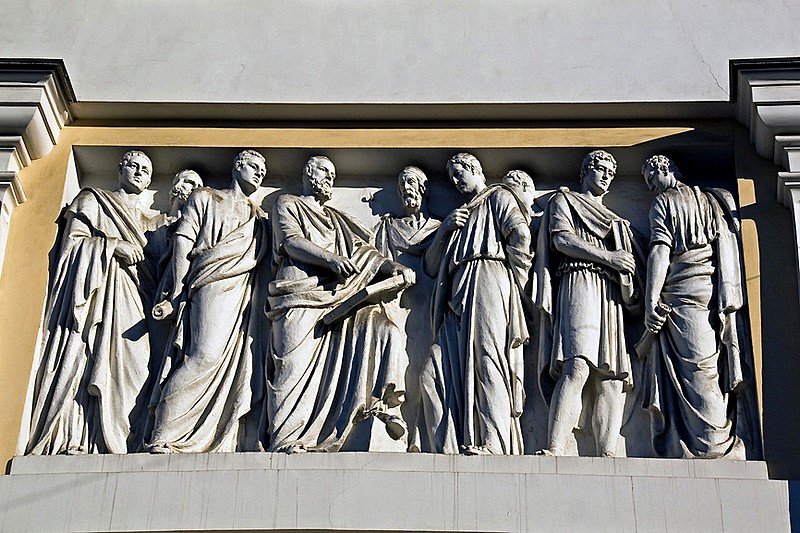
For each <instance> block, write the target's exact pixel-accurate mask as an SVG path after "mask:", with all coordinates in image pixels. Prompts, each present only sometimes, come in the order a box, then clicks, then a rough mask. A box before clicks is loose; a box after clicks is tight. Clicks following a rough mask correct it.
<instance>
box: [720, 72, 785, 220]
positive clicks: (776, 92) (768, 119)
mask: <svg viewBox="0 0 800 533" xmlns="http://www.w3.org/2000/svg"><path fill="white" fill-rule="evenodd" d="M748 61H749V62H745V63H741V62H740V64H739V65H738V67H737V68H735V69H732V73H735V75H736V82H735V84H736V85H735V87H736V89H735V90H732V94H733V95H734V97H735V99H736V100H735V112H736V118H737V120H738V121H739V122H741V123H742V124H744V125H745V126H747V127H748V129H749V130H750V141H751V142H752V143H753V144H754V145H755V149H756V151H757V152H758V153H759V155H761V156H762V157H764V158H767V159H771V160H772V161H773V162H774V163H775V164H776V165H780V166H782V167H783V168H785V169H786V170H787V171H789V172H790V173H793V172H800V62H798V60H797V59H795V58H787V59H786V60H785V62H783V63H782V62H780V61H779V60H768V61H767V60H765V61H763V62H758V61H757V60H748ZM785 183H787V182H786V181H785V180H784V179H783V178H781V177H779V178H778V194H777V196H778V201H780V202H782V203H784V204H785V205H787V207H788V204H787V201H786V200H784V198H788V197H789V196H791V195H790V194H789V192H788V191H786V190H784V188H783V187H785Z"/></svg>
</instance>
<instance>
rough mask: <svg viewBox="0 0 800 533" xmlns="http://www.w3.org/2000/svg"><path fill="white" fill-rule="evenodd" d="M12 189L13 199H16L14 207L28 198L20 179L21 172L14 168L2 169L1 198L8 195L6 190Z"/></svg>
mask: <svg viewBox="0 0 800 533" xmlns="http://www.w3.org/2000/svg"><path fill="white" fill-rule="evenodd" d="M7 190H10V191H11V199H12V200H13V201H14V207H16V206H18V205H19V204H21V203H24V202H25V201H26V200H27V199H28V198H27V196H25V191H23V190H22V184H21V183H20V181H19V174H17V173H16V172H15V171H13V170H0V198H3V199H4V198H5V197H6V191H7Z"/></svg>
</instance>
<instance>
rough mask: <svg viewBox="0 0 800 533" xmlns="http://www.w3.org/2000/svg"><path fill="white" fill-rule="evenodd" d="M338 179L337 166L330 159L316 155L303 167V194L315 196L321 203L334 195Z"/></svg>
mask: <svg viewBox="0 0 800 533" xmlns="http://www.w3.org/2000/svg"><path fill="white" fill-rule="evenodd" d="M334 180H336V167H334V166H333V163H332V162H331V160H330V159H328V158H327V157H325V156H322V155H315V156H314V157H312V158H311V159H309V160H308V162H307V163H306V166H305V168H304V169H303V194H304V195H306V196H313V197H314V198H316V199H317V201H318V202H320V203H325V202H327V201H328V200H330V199H331V198H332V197H333V182H334Z"/></svg>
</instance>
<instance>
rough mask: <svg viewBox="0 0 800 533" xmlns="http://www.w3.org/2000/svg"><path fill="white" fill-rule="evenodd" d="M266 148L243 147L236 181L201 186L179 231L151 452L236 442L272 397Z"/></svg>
mask: <svg viewBox="0 0 800 533" xmlns="http://www.w3.org/2000/svg"><path fill="white" fill-rule="evenodd" d="M266 172H267V168H266V162H265V160H264V156H262V155H261V154H260V153H258V152H256V151H253V150H245V151H243V152H241V153H240V154H239V155H238V156H236V159H235V161H234V163H233V170H232V180H231V185H230V187H229V188H227V189H223V190H217V189H211V188H207V187H200V188H198V189H196V190H195V191H194V192H193V193H192V194H191V196H189V199H188V200H187V201H186V204H185V205H184V207H183V211H182V213H181V218H180V219H179V220H178V225H177V227H176V228H175V235H174V237H173V254H172V260H171V266H170V270H171V278H172V279H173V280H174V285H173V287H172V290H171V291H170V292H169V294H168V297H167V298H166V299H165V300H164V301H163V302H161V303H160V304H158V305H157V306H156V307H155V308H154V309H153V314H154V316H155V317H156V318H161V319H164V318H167V317H171V316H173V315H175V317H176V324H175V326H174V327H175V331H174V333H173V337H174V338H173V346H172V350H173V351H174V353H173V354H172V355H171V360H172V364H173V367H172V369H171V372H170V374H169V375H168V376H167V378H166V381H165V382H164V384H163V387H162V390H161V397H160V401H159V403H158V405H157V407H156V410H155V424H154V428H153V433H152V436H151V439H150V443H149V446H148V448H149V450H150V451H151V452H152V453H170V452H183V453H205V452H233V451H239V450H242V449H243V448H244V449H246V450H248V451H255V450H256V449H258V445H257V443H255V442H254V441H253V442H251V443H249V444H245V443H244V442H243V441H244V435H243V434H240V433H242V431H243V429H244V428H243V426H244V419H245V417H246V416H247V415H248V414H249V413H250V412H251V410H253V409H254V408H256V409H257V407H255V406H257V405H258V403H259V401H260V400H261V399H262V398H263V379H264V377H263V376H264V374H263V372H264V356H265V344H266V343H265V335H266V327H265V324H264V315H263V301H262V300H261V299H260V293H259V290H260V289H263V283H262V282H261V279H260V277H261V276H262V275H263V274H264V272H265V271H266V268H263V269H262V268H260V267H261V264H262V263H263V262H264V261H262V259H263V258H264V256H265V254H266V252H267V248H268V246H267V243H268V232H267V227H266V218H265V216H264V213H263V212H262V211H261V209H260V208H259V207H258V206H256V205H255V204H254V203H253V202H252V200H251V199H250V197H251V196H252V195H253V194H254V193H255V192H256V191H257V190H258V188H259V187H260V186H261V183H262V182H263V180H264V177H265V175H266Z"/></svg>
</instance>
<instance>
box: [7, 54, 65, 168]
mask: <svg viewBox="0 0 800 533" xmlns="http://www.w3.org/2000/svg"><path fill="white" fill-rule="evenodd" d="M56 64H57V63H54V64H48V63H45V62H42V61H33V62H30V63H25V62H23V61H21V60H15V61H12V62H9V61H6V62H3V61H0V146H3V147H13V148H14V149H15V150H16V156H15V159H16V160H17V161H18V162H19V164H20V166H26V165H27V164H29V163H30V161H31V160H33V159H39V158H40V157H43V156H45V155H47V154H48V153H49V152H50V150H52V148H53V146H55V144H56V143H57V142H58V136H59V133H60V132H61V129H62V128H63V127H64V126H65V125H66V124H67V123H69V121H70V113H69V107H68V106H69V102H70V100H71V99H72V98H73V97H72V93H71V90H69V89H68V85H66V82H65V81H63V79H64V74H63V73H62V72H61V71H60V70H59V69H57V68H56V67H55V65H56Z"/></svg>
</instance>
